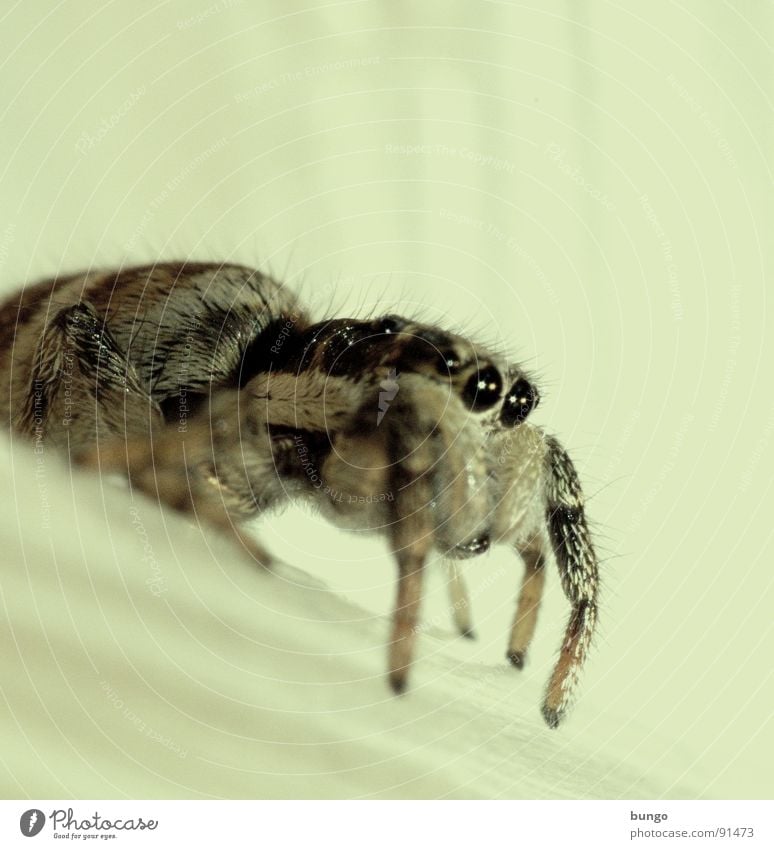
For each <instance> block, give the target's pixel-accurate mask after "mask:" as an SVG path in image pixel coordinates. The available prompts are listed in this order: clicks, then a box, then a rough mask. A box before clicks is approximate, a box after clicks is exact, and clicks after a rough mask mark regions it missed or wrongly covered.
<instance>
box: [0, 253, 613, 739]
mask: <svg viewBox="0 0 774 849" xmlns="http://www.w3.org/2000/svg"><path fill="white" fill-rule="evenodd" d="M0 338H2V340H3V341H2V342H0V387H2V392H1V393H0V414H2V415H4V416H5V417H6V420H7V421H8V422H9V424H10V425H11V426H12V427H13V429H14V430H16V431H17V432H20V433H23V434H26V435H28V436H30V437H32V438H33V439H36V440H40V441H42V442H43V443H44V444H46V445H51V446H57V447H68V448H69V450H70V454H71V456H72V457H73V458H74V459H75V460H76V461H78V462H81V463H86V464H92V465H99V467H101V468H103V469H113V470H123V471H124V472H125V473H128V475H129V478H130V480H131V481H132V483H133V484H134V485H136V486H138V487H139V488H140V489H142V490H143V491H145V492H146V493H148V494H150V495H151V496H152V497H155V498H158V499H160V500H161V501H163V502H164V503H167V504H170V505H171V506H173V507H175V508H178V509H182V510H187V511H195V512H196V514H197V515H198V516H199V517H200V518H202V519H204V520H205V521H209V522H210V523H212V524H214V525H216V526H217V527H219V528H221V529H222V530H224V531H226V532H228V533H231V534H233V535H235V536H236V537H237V538H238V539H239V541H240V542H241V543H242V544H243V545H244V546H245V547H246V548H247V549H248V550H249V551H250V553H251V554H252V555H253V556H254V557H255V558H256V559H258V560H259V561H260V562H262V563H263V564H264V565H269V564H270V562H271V558H270V556H269V555H268V554H267V553H266V552H265V551H264V550H263V549H262V548H261V547H260V546H259V545H258V543H256V541H255V540H254V539H253V538H252V537H250V536H248V535H246V534H245V533H243V532H242V531H241V530H240V529H239V528H238V525H237V524H235V523H238V522H240V521H242V520H244V519H246V518H249V517H251V516H254V515H256V514H258V513H260V512H261V511H263V510H265V509H267V508H270V507H273V506H277V505H280V504H282V503H283V502H287V500H288V499H291V498H305V499H308V500H311V501H313V502H314V503H315V504H316V505H317V506H318V507H319V508H320V509H321V510H322V511H323V513H324V514H325V515H326V516H327V517H328V518H329V519H330V520H331V521H333V522H335V523H336V524H338V525H340V526H342V527H347V528H356V529H358V530H371V531H373V532H376V533H381V534H383V535H384V536H386V537H387V539H388V541H389V543H390V545H391V547H392V550H393V552H394V555H395V558H396V561H397V565H398V573H399V577H398V598H397V603H396V608H395V614H394V622H393V635H392V641H391V643H390V657H389V676H390V681H391V684H392V686H393V688H394V689H395V690H396V691H401V690H403V688H404V687H405V683H406V676H407V672H408V668H409V665H410V663H411V659H412V656H413V648H414V641H415V636H416V625H417V616H418V610H419V603H420V596H421V583H422V572H423V566H424V564H425V561H426V559H427V557H428V556H429V554H430V553H431V551H432V550H437V551H440V552H441V553H442V554H444V555H446V556H448V557H449V558H450V559H451V564H452V565H451V568H452V580H451V583H450V587H451V592H452V597H453V599H454V602H455V603H454V606H453V607H454V612H455V613H454V615H455V619H456V621H457V624H458V626H459V628H460V630H461V631H462V632H463V633H465V634H466V635H469V634H470V622H469V618H468V605H467V599H466V597H465V591H464V588H463V586H462V583H461V579H460V578H459V573H458V571H457V569H456V567H455V566H454V563H455V561H456V560H457V559H462V558H465V557H472V556H475V555H477V554H480V553H481V552H483V551H485V550H486V549H487V548H488V547H489V546H490V545H491V544H494V543H507V544H508V545H510V546H512V547H514V548H515V549H516V550H517V551H518V552H519V553H520V554H521V555H522V557H523V559H524V563H525V566H526V572H525V576H524V580H523V583H522V589H521V593H520V596H519V602H518V608H517V612H516V617H515V619H514V624H513V629H512V632H511V639H510V643H509V648H508V657H509V659H510V660H511V662H512V663H513V664H514V665H515V666H521V665H522V664H523V662H524V656H525V653H526V650H527V647H528V645H529V643H530V641H531V639H532V635H533V633H534V628H535V623H536V617H537V609H538V605H539V602H540V597H541V593H542V588H543V582H544V572H545V569H544V564H545V560H546V556H547V554H548V552H549V550H551V551H552V552H553V554H554V556H555V558H556V561H557V564H558V566H559V570H560V574H561V577H562V585H563V588H564V590H565V593H566V595H567V597H568V599H569V600H570V602H571V605H572V615H571V618H570V622H569V624H568V627H567V632H566V635H565V639H564V642H563V645H562V649H561V654H560V657H559V660H558V662H557V664H556V667H555V669H554V673H553V676H552V678H551V681H550V682H549V686H548V692H547V695H546V700H545V703H544V705H543V714H544V717H545V719H546V721H547V722H548V724H549V725H551V726H556V725H557V724H558V723H559V721H560V719H561V717H562V715H563V714H564V712H565V710H566V708H567V706H568V704H569V701H570V699H571V697H572V695H573V690H574V687H575V684H576V680H577V677H578V673H579V671H580V668H581V666H582V664H583V661H584V659H585V655H586V653H587V650H588V645H589V641H590V639H591V635H592V633H593V629H594V624H595V620H596V609H597V607H596V605H597V601H596V598H597V586H598V579H597V563H596V558H595V555H594V550H593V547H592V544H591V540H590V537H589V533H588V529H587V526H586V522H585V518H584V512H583V497H582V493H581V489H580V485H579V483H578V479H577V475H576V473H575V470H574V468H573V465H572V463H571V461H570V459H569V457H568V456H567V454H566V453H565V451H564V449H563V448H562V447H561V445H560V444H559V443H558V442H557V441H556V440H555V439H554V438H553V437H549V436H546V435H545V434H544V433H543V431H542V430H541V429H540V428H538V427H535V426H533V425H531V424H530V423H529V422H527V421H526V419H527V417H528V416H529V414H530V412H531V411H532V409H533V408H534V407H535V406H536V405H537V403H538V399H539V395H538V392H537V389H536V388H535V387H534V385H533V383H532V381H531V380H530V379H529V378H528V377H527V376H526V375H525V374H524V373H523V371H522V370H521V369H520V368H519V367H518V366H514V365H508V364H505V363H503V362H500V360H499V359H498V358H497V357H495V356H493V355H492V354H490V353H489V352H487V351H485V350H484V349H483V348H481V347H480V346H477V345H473V344H471V343H470V342H468V341H467V340H465V339H464V338H462V337H460V336H457V335H454V334H451V333H448V332H447V331H444V330H442V329H440V328H437V327H433V326H429V325H424V324H419V323H417V322H413V321H410V320H408V319H404V318H401V317H400V316H395V315H389V316H385V317H382V318H378V319H373V320H356V319H335V320H330V321H322V322H317V323H315V322H313V321H312V320H311V318H310V317H309V316H308V315H307V314H306V313H305V311H304V310H303V309H302V308H301V307H300V306H299V304H298V303H297V301H296V299H295V297H294V296H293V295H292V294H291V293H290V292H289V291H288V290H287V289H286V288H285V287H283V286H282V285H280V284H279V283H278V282H276V281H274V280H272V279H271V278H270V277H268V276H265V275H263V274H261V273H260V272H257V271H255V270H253V269H250V268H245V267H242V266H235V265H214V264H198V265H195V264H170V263H162V264H158V265H156V266H148V267H143V268H130V269H125V270H122V271H119V272H109V273H103V272H90V273H86V274H82V275H75V276H72V277H66V278H59V279H57V280H53V281H46V282H43V283H39V284H36V285H35V286H32V287H28V288H27V289H26V290H25V291H24V292H22V293H21V294H20V295H17V296H15V297H14V298H12V299H10V300H8V301H6V303H5V304H3V305H0Z"/></svg>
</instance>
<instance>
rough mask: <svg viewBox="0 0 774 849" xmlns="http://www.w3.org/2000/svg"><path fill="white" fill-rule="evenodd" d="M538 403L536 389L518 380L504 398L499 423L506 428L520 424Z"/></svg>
mask: <svg viewBox="0 0 774 849" xmlns="http://www.w3.org/2000/svg"><path fill="white" fill-rule="evenodd" d="M539 403H540V394H539V393H538V391H537V389H536V388H535V387H534V386H533V385H532V384H531V383H530V382H529V381H528V380H524V378H523V377H521V378H519V379H518V380H517V381H516V383H514V384H513V386H512V387H511V391H510V392H509V393H508V394H507V395H506V396H505V401H504V402H503V409H502V412H501V413H500V421H501V422H502V423H503V424H504V425H505V426H506V427H514V426H515V425H518V424H521V423H522V422H523V421H524V420H525V419H526V418H527V416H528V415H529V414H530V413H531V412H532V411H533V410H534V409H535V407H537V405H538V404H539Z"/></svg>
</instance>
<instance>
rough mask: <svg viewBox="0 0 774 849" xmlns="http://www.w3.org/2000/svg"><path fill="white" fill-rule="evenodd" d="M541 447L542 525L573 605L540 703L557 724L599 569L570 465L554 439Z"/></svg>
mask: <svg viewBox="0 0 774 849" xmlns="http://www.w3.org/2000/svg"><path fill="white" fill-rule="evenodd" d="M546 448H547V453H546V466H547V475H546V502H547V503H546V524H547V526H548V531H549V537H550V540H551V546H552V548H553V551H554V555H555V557H556V563H557V566H558V567H559V574H560V576H561V579H562V588H563V589H564V593H565V595H566V596H567V599H568V600H569V601H570V604H571V605H572V611H571V613H570V619H569V622H568V624H567V628H566V630H565V635H564V640H563V642H562V646H561V649H560V652H559V658H558V660H557V662H556V665H555V667H554V671H553V674H552V675H551V679H550V681H549V683H548V689H547V691H546V696H545V700H544V702H543V717H544V718H545V720H546V722H547V723H548V725H549V726H550V727H551V728H556V727H557V726H558V725H559V723H560V722H561V720H562V717H563V716H564V714H565V712H566V710H567V708H568V706H569V704H570V702H571V701H572V698H573V695H574V692H575V689H576V687H577V684H578V679H579V676H580V671H581V668H582V667H583V663H584V661H585V659H586V655H587V653H588V649H589V645H590V643H591V638H592V635H593V633H594V627H595V625H596V621H597V594H598V589H599V571H598V565H597V558H596V554H595V552H594V547H593V545H592V542H591V535H590V533H589V529H588V525H587V524H586V518H585V514H584V507H583V492H582V490H581V486H580V482H579V480H578V475H577V472H576V471H575V467H574V465H573V463H572V461H571V460H570V458H569V456H568V455H567V452H566V451H565V450H564V448H563V447H562V446H561V444H560V443H559V441H558V440H556V439H555V438H553V437H547V438H546Z"/></svg>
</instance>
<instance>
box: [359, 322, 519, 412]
mask: <svg viewBox="0 0 774 849" xmlns="http://www.w3.org/2000/svg"><path fill="white" fill-rule="evenodd" d="M373 325H374V332H375V333H378V334H380V335H382V336H384V337H387V338H388V339H391V340H392V342H391V345H390V348H389V349H388V350H387V352H386V355H387V357H388V359H389V360H390V361H391V362H392V363H394V365H395V366H396V368H397V369H398V370H400V368H401V367H403V368H404V369H410V370H411V371H412V372H415V373H418V374H425V375H426V376H427V377H429V378H430V379H431V380H433V381H435V382H448V383H449V384H450V385H451V386H452V388H453V390H454V391H455V393H456V394H457V395H458V397H459V398H460V399H461V400H462V402H463V403H464V404H465V406H466V407H467V408H468V409H470V410H471V411H472V412H475V413H481V412H484V411H486V410H489V409H491V408H492V407H494V406H495V405H496V404H498V403H499V402H500V401H501V400H502V397H503V394H502V393H503V379H502V375H501V373H500V370H499V369H498V367H497V366H496V365H495V364H494V362H493V361H492V359H491V358H490V356H489V355H488V354H486V353H485V352H483V351H482V350H481V349H480V348H477V347H474V346H473V345H471V343H470V342H468V341H467V339H464V338H463V337H462V336H457V335H455V334H453V333H449V332H448V331H445V330H441V329H440V328H438V327H434V326H432V325H427V324H420V323H417V322H412V321H408V320H407V319H404V318H401V317H400V316H396V315H387V316H384V317H383V318H380V319H377V320H376V321H375V322H373Z"/></svg>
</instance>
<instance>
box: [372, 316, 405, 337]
mask: <svg viewBox="0 0 774 849" xmlns="http://www.w3.org/2000/svg"><path fill="white" fill-rule="evenodd" d="M405 326H406V322H405V321H404V319H402V318H401V317H400V316H399V315H386V316H384V318H382V319H381V320H380V321H379V330H380V331H381V332H382V333H400V331H401V330H403V328H404V327H405Z"/></svg>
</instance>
